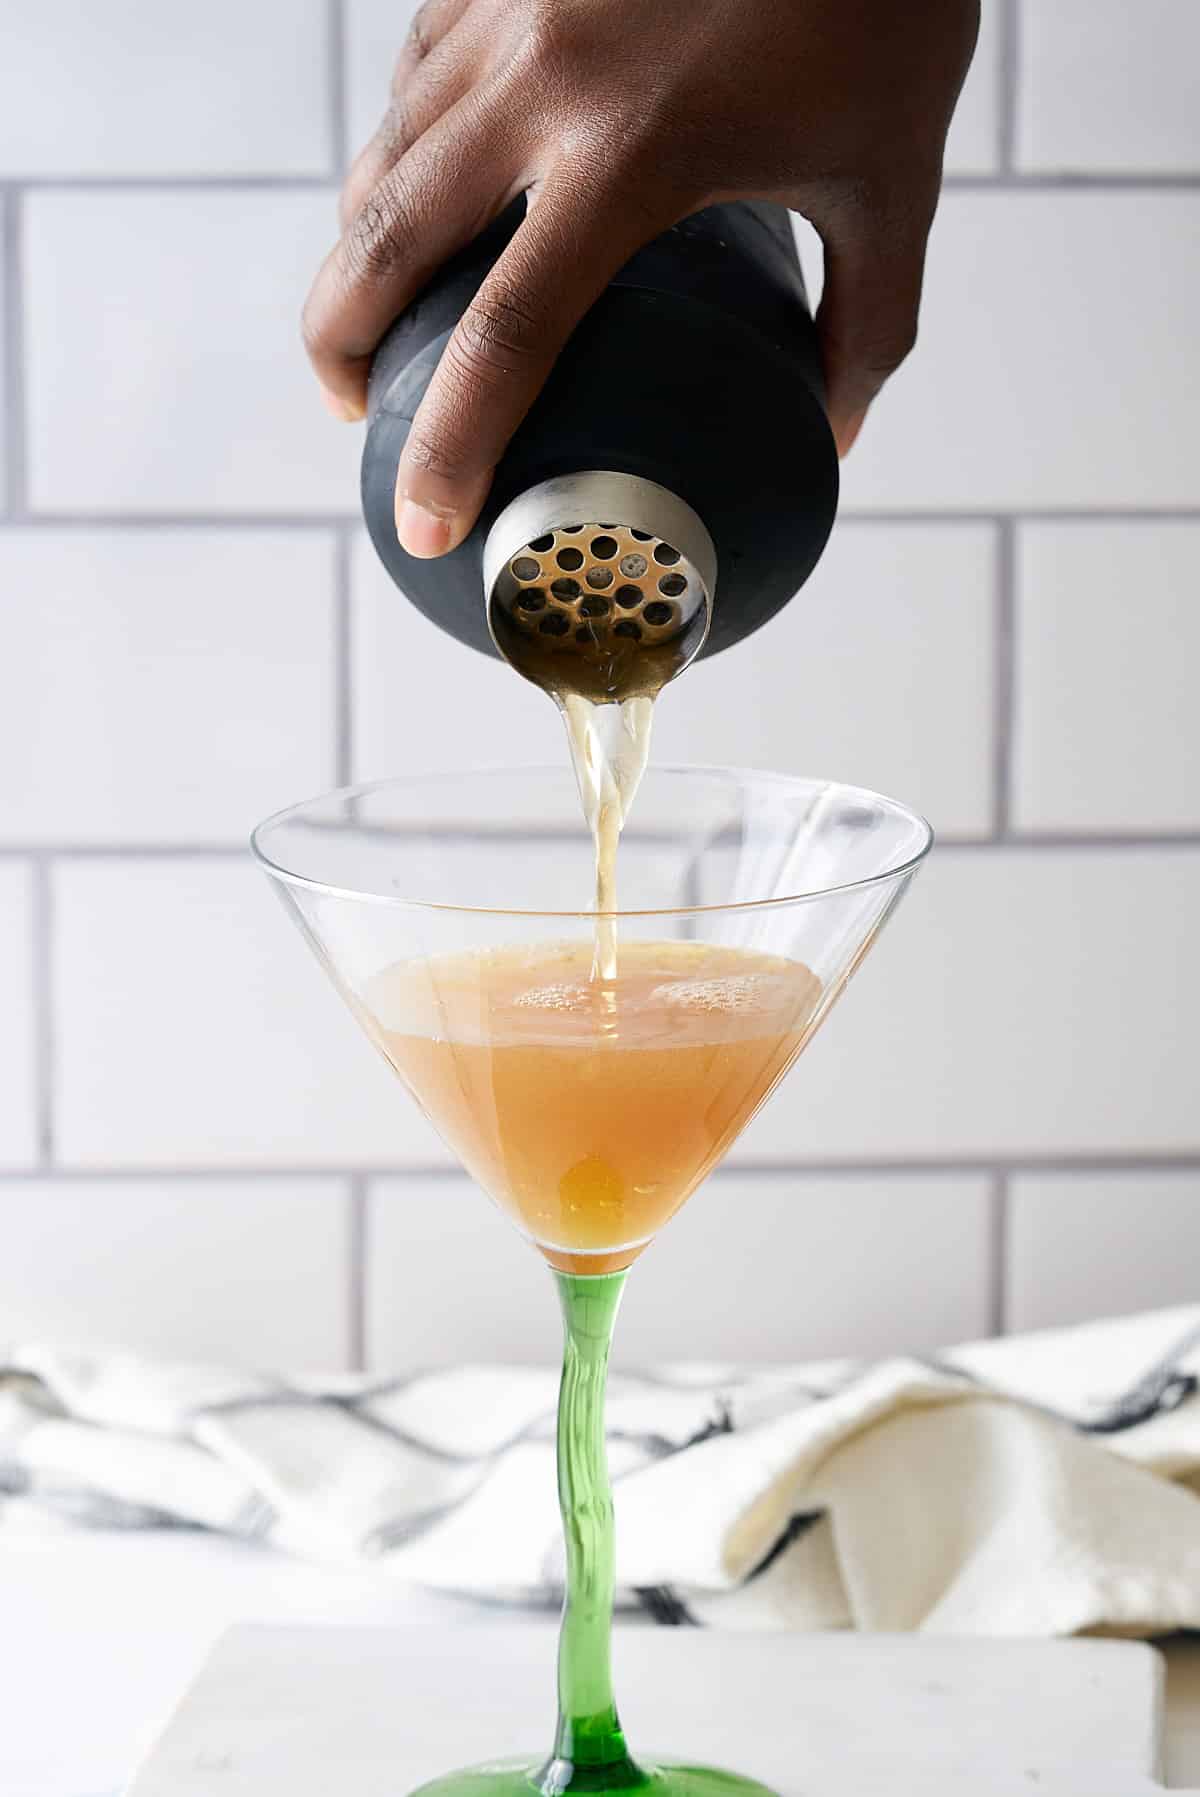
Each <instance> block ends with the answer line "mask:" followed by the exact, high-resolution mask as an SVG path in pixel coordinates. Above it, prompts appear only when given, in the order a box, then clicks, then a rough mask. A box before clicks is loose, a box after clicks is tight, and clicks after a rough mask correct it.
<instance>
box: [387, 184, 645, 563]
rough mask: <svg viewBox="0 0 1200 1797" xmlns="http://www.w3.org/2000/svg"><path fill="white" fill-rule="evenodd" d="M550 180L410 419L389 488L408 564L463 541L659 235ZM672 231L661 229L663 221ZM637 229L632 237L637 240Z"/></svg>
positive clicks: (613, 204) (618, 205) (618, 209)
mask: <svg viewBox="0 0 1200 1797" xmlns="http://www.w3.org/2000/svg"><path fill="white" fill-rule="evenodd" d="M636 213H637V209H636V208H634V207H632V206H630V205H629V204H627V203H622V202H621V201H619V200H618V197H617V196H616V195H608V196H604V197H602V198H601V199H600V200H599V202H597V200H596V199H595V198H594V197H593V196H592V195H590V194H588V193H587V192H586V190H585V188H584V186H583V184H582V183H579V182H576V181H574V180H572V179H570V178H569V177H567V176H564V175H560V176H557V177H555V178H552V180H551V181H550V182H549V183H548V184H547V186H546V187H545V188H544V189H543V191H542V192H541V194H540V195H539V197H538V198H537V200H536V201H535V202H533V203H531V205H530V208H529V212H528V214H527V216H526V218H525V220H524V222H523V223H522V224H521V226H520V228H519V229H518V230H517V232H516V233H515V235H514V236H513V238H512V239H511V241H510V242H509V244H508V246H507V247H506V249H505V251H504V253H503V255H502V256H500V258H499V259H498V260H497V262H496V263H495V265H494V267H493V268H492V270H491V272H490V273H489V274H488V276H487V278H486V280H485V281H484V282H483V284H482V286H481V287H480V289H479V291H478V293H477V294H476V296H475V298H474V300H473V301H472V303H471V305H470V306H469V307H468V308H467V310H466V312H464V314H463V316H462V318H461V319H460V320H459V322H458V325H457V326H456V328H455V331H454V334H453V336H452V337H451V338H450V341H449V343H448V344H447V345H446V348H445V350H444V351H443V352H442V358H441V361H440V362H439V363H438V366H437V369H436V371H435V373H434V376H433V379H432V381H431V382H430V384H429V387H428V389H427V391H426V393H425V397H424V399H423V400H422V401H421V404H420V406H419V408H418V410H417V415H416V417H415V419H414V420H413V425H412V429H411V431H410V432H409V436H408V441H407V443H406V444H405V447H404V453H403V455H402V457H401V460H400V467H399V470H398V473H397V478H396V530H397V534H398V535H399V538H400V542H401V544H402V546H403V547H404V548H405V549H407V550H408V551H409V553H410V554H411V555H418V556H436V555H443V554H445V553H446V551H447V550H449V549H454V548H456V547H457V545H458V544H459V543H461V542H462V540H463V538H464V537H465V536H466V535H467V533H468V532H469V531H470V529H471V527H472V525H473V524H474V522H475V520H476V518H477V517H478V515H479V511H480V508H481V506H482V505H483V502H484V499H485V498H486V497H487V491H488V488H489V487H490V485H491V481H492V473H493V471H494V469H495V466H496V464H497V462H498V461H499V460H500V457H501V456H502V455H503V453H504V451H505V449H506V447H507V445H508V442H509V439H510V438H511V437H512V435H513V432H514V431H515V430H516V428H517V426H518V425H519V424H520V423H521V420H522V419H523V418H524V416H525V414H526V412H528V410H529V408H530V406H531V405H532V404H533V402H534V400H535V399H536V398H537V396H538V394H539V393H540V392H541V389H542V387H543V386H544V384H545V382H546V379H547V377H548V375H549V374H550V371H551V369H552V368H553V366H554V363H555V361H556V360H557V358H558V355H559V353H560V351H561V350H562V348H563V346H564V345H565V343H566V341H567V339H568V337H569V336H570V335H571V332H572V331H573V330H574V328H575V326H576V325H577V324H578V323H579V321H580V319H581V318H582V317H583V315H584V313H585V312H586V311H587V310H588V308H589V307H590V306H591V305H592V303H593V302H594V301H595V300H596V299H598V298H599V296H600V294H601V293H602V292H603V291H604V289H605V287H606V286H607V285H608V282H609V281H610V280H611V279H612V277H613V275H614V274H615V273H616V272H617V270H618V269H619V268H620V267H621V266H622V264H623V263H624V262H626V261H627V260H628V259H629V257H630V256H631V255H632V254H633V252H634V250H636V249H638V248H640V246H641V244H643V243H645V242H646V241H648V239H649V238H650V237H652V236H653V235H654V234H655V232H656V231H657V230H659V229H661V228H663V227H662V226H660V225H648V224H646V222H645V219H644V218H642V219H639V220H638V221H637V224H635V222H634V220H635V217H636ZM665 222H671V221H665ZM638 225H640V229H639V228H638Z"/></svg>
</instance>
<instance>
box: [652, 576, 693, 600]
mask: <svg viewBox="0 0 1200 1797" xmlns="http://www.w3.org/2000/svg"><path fill="white" fill-rule="evenodd" d="M658 590H659V592H660V593H665V594H666V596H667V598H668V599H678V597H679V595H680V593H686V592H687V581H686V580H685V579H684V577H683V575H682V574H664V575H663V577H662V579H661V580H660V581H659V583H658Z"/></svg>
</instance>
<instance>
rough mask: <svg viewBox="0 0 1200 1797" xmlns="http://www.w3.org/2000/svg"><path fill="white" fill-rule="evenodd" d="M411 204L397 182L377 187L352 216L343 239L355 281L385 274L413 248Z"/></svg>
mask: <svg viewBox="0 0 1200 1797" xmlns="http://www.w3.org/2000/svg"><path fill="white" fill-rule="evenodd" d="M412 243H413V231H412V223H411V219H410V214H409V208H408V206H407V205H406V204H405V201H404V198H403V195H402V192H401V191H400V190H399V189H398V188H397V187H396V186H394V185H385V186H381V187H377V188H375V190H374V191H373V192H372V193H369V194H368V195H367V197H366V199H365V200H364V201H363V202H362V204H361V206H360V207H359V208H358V211H357V212H356V213H355V214H354V216H353V218H352V219H351V220H350V224H349V226H348V228H347V230H346V234H345V236H344V238H343V239H342V246H343V264H344V268H345V272H346V274H347V276H348V277H349V279H350V280H351V281H352V282H356V283H357V282H367V283H372V282H376V281H379V280H382V279H384V278H386V276H387V275H389V274H390V273H391V272H392V270H393V269H394V268H395V266H396V264H397V262H399V261H401V260H403V258H404V257H405V255H406V254H407V253H408V252H409V251H410V250H411V248H412Z"/></svg>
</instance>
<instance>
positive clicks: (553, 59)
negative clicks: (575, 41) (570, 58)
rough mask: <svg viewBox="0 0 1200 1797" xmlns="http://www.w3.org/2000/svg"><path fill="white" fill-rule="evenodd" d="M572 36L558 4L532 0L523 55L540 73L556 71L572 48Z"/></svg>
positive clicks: (552, 1)
mask: <svg viewBox="0 0 1200 1797" xmlns="http://www.w3.org/2000/svg"><path fill="white" fill-rule="evenodd" d="M571 43H572V35H571V31H570V28H569V25H568V23H567V20H566V19H565V18H564V15H563V7H562V4H561V0H531V4H530V6H529V8H528V24H527V27H526V33H525V45H524V47H525V53H526V56H527V58H528V59H529V61H531V62H532V63H533V64H534V65H535V66H536V67H537V68H539V69H547V68H554V67H556V66H557V65H558V64H559V63H560V62H561V61H562V60H563V57H564V56H565V55H566V53H567V51H568V49H569V48H570V47H571Z"/></svg>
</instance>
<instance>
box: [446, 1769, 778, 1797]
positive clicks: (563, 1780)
mask: <svg viewBox="0 0 1200 1797" xmlns="http://www.w3.org/2000/svg"><path fill="white" fill-rule="evenodd" d="M623 1791H644V1792H645V1793H646V1797H777V1793H776V1792H774V1791H772V1790H771V1789H770V1787H769V1786H767V1785H763V1784H759V1782H758V1780H757V1779H755V1778H742V1777H741V1776H740V1775H739V1774H738V1773H736V1772H723V1771H721V1770H719V1769H718V1768H717V1767H715V1766H689V1765H685V1764H681V1763H679V1762H678V1761H675V1760H656V1761H654V1762H652V1763H651V1764H650V1765H645V1766H643V1765H635V1764H634V1762H633V1761H632V1760H626V1761H625V1762H624V1765H622V1766H620V1767H619V1768H618V1767H601V1766H595V1767H589V1766H579V1765H572V1764H571V1763H570V1762H569V1761H564V1760H551V1761H550V1762H549V1763H547V1762H546V1761H544V1760H543V1761H540V1762H537V1761H530V1760H494V1761H492V1762H490V1763H489V1764H487V1765H482V1766H467V1767H464V1769H463V1770H462V1771H461V1772H447V1773H446V1774H445V1776H444V1777H442V1778H435V1779H431V1780H430V1782H429V1783H428V1784H424V1785H421V1786H419V1788H418V1789H417V1790H416V1791H414V1792H413V1793H412V1797H534V1794H535V1793H537V1792H541V1793H542V1797H560V1794H561V1793H572V1792H579V1793H585V1792H586V1793H587V1797H608V1793H612V1794H613V1797H616V1793H617V1792H623Z"/></svg>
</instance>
